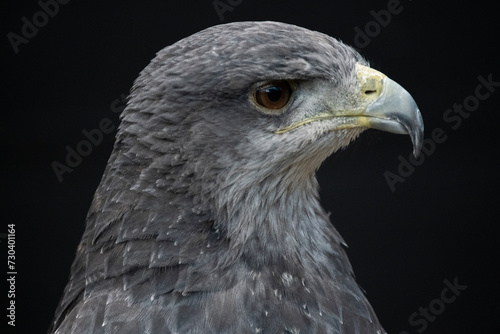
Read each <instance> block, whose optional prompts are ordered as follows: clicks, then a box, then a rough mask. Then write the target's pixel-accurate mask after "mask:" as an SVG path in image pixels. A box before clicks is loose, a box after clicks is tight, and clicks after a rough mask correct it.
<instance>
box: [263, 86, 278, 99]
mask: <svg viewBox="0 0 500 334" xmlns="http://www.w3.org/2000/svg"><path fill="white" fill-rule="evenodd" d="M266 93H267V97H268V98H269V100H271V101H273V102H276V101H279V99H280V97H281V88H279V87H276V86H273V87H269V88H268V89H266Z"/></svg>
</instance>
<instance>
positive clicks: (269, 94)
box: [254, 80, 292, 110]
mask: <svg viewBox="0 0 500 334" xmlns="http://www.w3.org/2000/svg"><path fill="white" fill-rule="evenodd" d="M291 95H292V88H291V86H290V83H289V82H288V81H286V80H276V81H271V82H269V83H267V84H265V85H263V86H260V87H257V89H256V90H255V92H254V98H255V102H257V104H259V105H260V106H261V107H264V108H266V109H273V110H276V109H281V108H283V107H284V106H286V104H287V103H288V101H289V100H290V96H291Z"/></svg>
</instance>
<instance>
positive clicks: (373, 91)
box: [365, 90, 377, 95]
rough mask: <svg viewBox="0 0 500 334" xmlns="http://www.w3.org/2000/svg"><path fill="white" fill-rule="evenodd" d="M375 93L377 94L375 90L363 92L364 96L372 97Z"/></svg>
mask: <svg viewBox="0 0 500 334" xmlns="http://www.w3.org/2000/svg"><path fill="white" fill-rule="evenodd" d="M375 93H377V91H376V90H365V94H366V95H372V94H375Z"/></svg>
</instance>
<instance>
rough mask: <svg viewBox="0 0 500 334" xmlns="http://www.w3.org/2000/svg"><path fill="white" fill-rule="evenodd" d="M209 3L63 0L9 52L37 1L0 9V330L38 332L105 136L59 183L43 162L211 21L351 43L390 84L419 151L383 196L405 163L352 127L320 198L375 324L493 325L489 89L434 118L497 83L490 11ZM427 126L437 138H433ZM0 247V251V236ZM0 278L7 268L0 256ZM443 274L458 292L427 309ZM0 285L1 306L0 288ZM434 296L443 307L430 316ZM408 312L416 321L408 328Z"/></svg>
mask: <svg viewBox="0 0 500 334" xmlns="http://www.w3.org/2000/svg"><path fill="white" fill-rule="evenodd" d="M221 1H222V2H224V3H229V2H231V3H232V4H233V5H232V6H231V9H232V10H231V11H226V12H224V13H223V14H222V15H223V21H221V17H220V16H219V15H218V14H217V12H216V10H215V8H214V5H213V1H199V2H194V1H191V2H187V1H186V2H180V1H166V0H163V1H153V0H151V1H143V2H139V1H137V2H135V1H116V0H115V1H106V2H105V3H103V2H97V1H76V0H73V1H70V2H69V3H67V4H64V5H62V4H61V5H59V9H58V13H57V14H56V15H54V17H50V18H48V21H47V22H45V24H41V27H39V28H38V32H37V34H36V35H35V36H34V37H32V38H29V39H28V42H27V43H26V44H20V45H19V46H18V47H19V50H18V53H15V52H14V49H13V47H12V45H11V43H10V42H9V39H8V34H9V33H10V32H12V33H15V34H18V35H22V26H23V24H24V23H23V21H22V17H26V18H27V19H28V20H29V21H30V22H33V15H34V14H35V15H36V13H37V12H39V11H40V10H41V7H40V5H39V4H38V3H37V2H36V1H25V2H22V1H13V0H10V1H2V2H1V6H2V9H1V13H2V21H1V24H2V30H1V34H2V42H1V48H2V49H1V55H2V59H3V60H2V62H1V64H2V66H3V72H2V84H3V88H2V90H1V91H2V93H5V95H4V96H3V97H2V120H1V121H0V136H1V138H2V140H1V147H2V164H1V168H2V178H1V181H0V182H1V183H0V184H1V196H2V198H1V203H2V206H1V207H2V215H1V217H2V220H3V222H2V223H3V225H2V226H3V227H2V230H1V231H0V232H1V233H7V226H6V225H7V224H15V225H16V270H17V273H18V274H17V277H16V299H15V302H16V327H15V328H12V327H9V330H10V331H11V332H15V333H44V332H45V331H46V329H47V327H48V325H49V322H50V320H51V318H52V315H53V313H54V310H55V308H56V305H57V303H58V301H59V298H60V297H61V294H62V291H63V288H64V286H65V284H66V281H67V278H68V275H69V268H70V265H71V263H72V260H73V257H74V253H75V249H76V246H77V244H78V242H79V239H80V237H81V234H82V233H83V229H84V221H85V215H86V212H87V210H88V207H89V205H90V202H91V200H92V197H93V193H94V191H95V189H96V187H97V185H98V183H99V181H100V178H101V175H102V172H103V170H104V167H105V165H106V161H107V158H108V157H109V154H110V152H111V150H112V145H113V141H114V134H115V132H113V133H112V134H105V135H104V139H103V142H102V143H100V144H99V145H97V146H94V147H93V150H92V153H91V154H89V155H88V156H86V157H84V158H83V161H82V162H81V163H80V164H79V165H78V166H77V167H75V168H74V170H73V171H72V172H71V173H65V174H64V175H63V180H62V182H59V180H58V178H57V177H56V175H55V173H54V171H53V169H52V167H51V164H52V163H53V162H54V161H58V162H61V163H64V159H65V157H66V154H67V152H66V146H70V147H72V148H75V147H76V146H77V145H78V143H79V142H80V141H82V140H84V139H85V137H84V135H83V134H82V130H84V129H86V130H91V129H95V128H97V127H98V125H99V122H100V121H101V120H102V119H104V118H109V119H111V120H112V122H113V124H114V126H117V125H118V114H117V113H114V112H113V110H112V107H111V103H112V102H113V101H114V100H116V99H119V98H120V96H121V95H122V94H127V93H128V91H129V89H130V87H131V85H132V82H133V80H134V79H135V78H136V77H137V75H138V73H139V71H140V70H142V68H144V67H145V66H146V65H147V64H148V62H149V61H150V60H151V59H152V58H153V57H154V55H155V53H156V52H157V51H158V50H160V49H161V48H163V47H165V46H167V45H169V44H172V43H174V42H176V41H177V40H179V39H181V38H183V37H186V36H188V35H190V34H192V33H195V32H197V31H199V30H201V29H204V28H206V27H209V26H212V25H215V24H219V23H225V22H232V21H244V20H275V21H283V22H288V23H293V24H297V25H300V26H304V27H307V28H309V29H313V30H318V31H321V32H324V33H326V34H329V35H331V36H333V37H336V38H339V39H341V40H342V41H344V42H345V43H347V44H350V45H353V46H355V47H357V49H358V50H359V51H360V52H361V53H362V54H363V55H364V56H365V57H366V58H367V59H369V60H370V61H371V63H372V67H374V68H377V69H379V70H381V71H382V72H384V73H385V74H387V75H388V76H390V77H391V78H392V79H394V80H395V81H397V82H398V83H400V84H401V85H402V86H403V87H405V88H406V89H407V90H408V91H409V92H410V93H411V94H412V95H413V97H414V98H415V100H416V101H417V103H418V105H419V107H420V110H421V112H422V115H423V118H424V121H425V127H426V131H425V137H426V138H427V139H428V147H427V152H426V153H424V154H423V158H424V159H425V160H424V161H423V163H421V164H420V165H419V166H417V167H415V169H414V171H413V172H412V173H411V175H409V176H408V177H407V178H406V181H405V182H404V183H397V184H396V185H395V191H391V189H390V187H389V185H388V183H387V182H386V179H385V177H384V172H386V171H391V172H393V173H395V174H397V173H398V165H399V160H398V157H399V156H402V157H404V158H405V159H408V155H409V154H410V151H411V144H410V139H409V138H408V137H407V136H398V135H393V134H388V133H382V132H378V131H374V130H370V131H367V132H366V133H365V134H363V136H362V137H361V138H360V139H359V140H357V141H356V142H355V143H354V144H353V145H351V146H350V147H349V148H348V149H347V150H345V151H343V152H340V153H339V154H336V155H335V156H333V157H331V158H329V159H328V160H327V161H326V162H325V163H324V165H323V166H322V167H321V169H320V170H319V172H318V178H319V181H320V184H321V196H322V202H323V205H324V206H325V207H326V208H327V209H328V210H329V211H331V212H332V221H333V222H334V224H335V226H336V227H337V228H338V230H339V231H340V232H341V234H342V235H343V237H344V238H345V240H346V241H347V243H348V244H349V249H348V254H349V256H350V259H351V261H352V264H353V266H354V269H355V273H356V275H357V278H358V281H359V283H360V284H361V286H362V287H363V288H364V289H365V290H366V291H367V294H368V299H369V300H370V302H371V303H372V305H373V307H374V309H375V310H376V312H377V314H378V316H379V318H380V321H381V322H382V324H383V325H384V326H385V328H386V330H387V331H388V332H389V333H397V334H399V333H401V334H402V333H404V331H406V332H408V333H412V334H413V333H420V332H422V330H423V329H424V323H425V325H426V328H425V331H424V332H425V333H441V334H442V333H489V332H491V331H492V330H495V331H497V330H498V329H497V328H498V327H497V326H495V325H496V324H497V322H498V321H497V320H496V319H497V318H498V314H499V312H500V309H499V306H498V301H497V300H496V299H497V290H498V283H499V282H498V278H499V277H498V274H497V268H496V267H497V266H498V264H499V258H498V252H497V250H496V249H497V244H498V242H497V239H498V232H497V227H496V225H498V214H497V211H496V209H497V208H498V206H499V203H498V185H499V177H498V165H499V163H498V158H497V147H498V146H497V143H498V139H497V138H498V134H497V132H498V124H499V123H498V121H499V117H498V113H499V112H500V110H499V108H498V106H499V96H500V87H496V88H495V91H494V92H492V93H491V94H490V96H489V97H488V98H486V99H484V100H482V101H479V104H478V105H477V106H472V107H471V108H472V109H474V110H473V111H472V112H471V113H470V117H468V118H463V119H462V123H461V124H460V126H457V123H454V122H453V123H450V122H446V121H445V120H444V119H443V115H444V114H445V112H446V110H448V109H450V108H453V106H454V104H457V105H458V104H463V103H464V101H466V102H470V103H472V102H474V95H475V94H476V87H477V86H478V85H479V84H480V81H479V80H478V77H479V76H482V77H483V78H488V76H491V77H492V79H493V81H496V82H500V71H499V68H498V66H497V64H498V49H497V48H498V42H499V38H498V27H497V24H496V23H494V21H493V18H494V12H496V11H497V7H496V4H495V3H492V2H488V3H486V5H484V6H483V5H481V4H480V3H478V2H476V3H471V2H467V3H463V4H461V3H460V2H457V1H454V2H449V3H444V2H433V3H430V2H427V3H425V2H424V1H415V0H414V1H410V0H401V3H400V6H399V7H398V9H400V12H399V13H398V14H394V15H392V16H391V20H390V22H388V24H384V25H385V26H381V25H380V24H378V23H377V24H373V22H376V21H375V19H374V16H373V12H372V11H375V12H380V10H385V9H387V7H388V1H357V2H354V1H351V2H347V1H343V2H340V1H304V0H301V1H295V0H294V1H286V2H285V1H250V0H232V1H229V0H221ZM370 22H371V23H370ZM42 23H44V22H42ZM367 25H368V28H371V29H372V30H371V31H370V34H371V35H372V37H371V38H370V41H369V43H366V41H365V43H364V44H367V45H361V43H360V42H359V41H358V43H356V40H355V37H356V32H355V30H354V28H355V27H358V28H359V29H361V30H365V28H366V27H367ZM377 26H378V28H379V29H378V31H377ZM480 92H481V93H486V92H487V91H486V90H484V89H483V90H480ZM471 101H472V102H471ZM476 101H477V99H476ZM452 125H455V127H456V129H453V128H452ZM437 128H441V129H442V130H443V131H444V133H445V135H446V138H447V139H446V141H444V142H443V143H435V145H434V147H433V146H432V145H431V144H429V142H430V138H431V136H432V131H433V130H434V129H437ZM0 240H1V241H2V249H3V251H2V253H3V254H4V255H2V257H4V258H6V257H7V250H6V248H5V247H3V246H5V245H6V244H7V243H6V239H5V234H4V235H2V239H0ZM0 263H4V264H5V263H6V261H5V260H2V261H1V262H0ZM2 271H3V272H7V271H8V270H7V269H6V267H5V266H3V265H2ZM5 276H6V274H3V275H2V277H5ZM444 280H448V281H449V282H452V283H453V281H454V280H457V282H458V283H459V284H460V285H466V286H467V288H466V289H465V290H464V291H461V293H460V295H459V296H458V297H457V298H456V299H455V300H454V301H453V302H451V303H445V304H442V303H441V304H440V302H439V299H440V298H441V293H442V291H443V289H445V287H446V285H445V283H444ZM2 281H3V284H5V282H6V278H3V279H2ZM0 293H1V294H2V297H3V300H6V298H5V296H6V295H7V288H3V287H2V291H1V292H0ZM446 296H451V294H448V295H446ZM429 305H431V306H433V307H434V310H435V311H436V312H437V313H439V314H437V315H436V316H435V318H434V317H433V318H430V319H431V320H428V321H423V320H422V319H425V318H424V317H423V316H420V315H418V312H419V308H424V307H429ZM440 305H444V309H437V310H436V307H438V308H439V306H440ZM6 306H7V304H6V303H5V302H4V303H3V304H2V310H4V311H2V313H6V311H5V308H6ZM414 312H417V316H416V317H415V318H414V320H416V321H418V323H411V322H409V317H410V316H411V315H412V314H413V313H414ZM0 319H2V320H1V321H2V325H4V324H5V323H6V322H7V318H6V317H5V316H4V315H2V316H1V318H0Z"/></svg>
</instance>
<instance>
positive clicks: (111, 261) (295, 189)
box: [49, 21, 423, 334]
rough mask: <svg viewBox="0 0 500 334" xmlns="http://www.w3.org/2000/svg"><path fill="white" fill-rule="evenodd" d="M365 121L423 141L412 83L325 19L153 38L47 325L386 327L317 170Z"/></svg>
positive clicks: (103, 329) (339, 331)
mask: <svg viewBox="0 0 500 334" xmlns="http://www.w3.org/2000/svg"><path fill="white" fill-rule="evenodd" d="M370 128H371V129H377V130H382V131H388V132H392V133H398V134H408V135H409V136H410V138H411V141H412V143H413V152H414V154H418V152H419V150H420V147H421V145H422V138H423V121H422V117H421V114H420V111H419V109H418V107H417V105H416V103H415V101H414V100H413V98H412V97H411V95H410V94H409V93H408V92H407V91H406V90H405V89H403V88H402V87H401V86H400V85H399V84H397V83H396V82H395V81H393V80H391V79H390V78H389V77H387V76H386V75H384V74H383V73H381V72H379V71H377V70H375V69H372V68H370V67H369V63H368V62H367V61H366V60H365V59H364V58H363V57H362V56H361V55H360V54H359V53H358V52H357V51H356V50H354V49H353V48H351V47H350V46H348V45H346V44H344V43H342V42H341V41H339V40H337V39H334V38H332V37H330V36H327V35H325V34H323V33H319V32H315V31H311V30H308V29H305V28H302V27H298V26H295V25H291V24H285V23H278V22H269V21H266V22H236V23H228V24H222V25H217V26H213V27H210V28H207V29H205V30H202V31H200V32H198V33H195V34H193V35H191V36H189V37H187V38H184V39H182V40H180V41H178V42H177V43H175V44H173V45H170V46H168V47H166V48H164V49H162V50H161V51H159V52H158V53H157V54H156V57H155V58H154V59H153V60H152V61H151V62H150V63H149V64H148V65H147V66H146V67H145V68H144V70H142V72H141V73H140V75H139V77H138V78H137V79H136V81H135V82H134V85H133V87H132V89H131V93H130V96H129V98H128V102H127V106H126V108H125V109H124V111H123V113H122V115H121V124H120V127H119V130H118V132H117V135H116V142H115V145H114V149H113V151H112V154H111V156H110V159H109V161H108V164H107V166H106V169H105V172H104V175H103V177H102V180H101V182H100V185H99V187H98V188H97V190H96V193H95V196H94V199H93V202H92V204H91V207H90V209H89V212H88V216H87V219H86V228H85V232H84V234H83V237H82V239H81V242H80V244H79V245H78V248H77V251H76V258H75V260H74V262H73V264H72V267H71V273H70V278H69V282H68V284H67V286H66V288H65V290H64V294H63V297H62V299H61V301H60V303H59V306H58V308H57V310H56V312H55V317H54V319H53V321H52V323H51V328H50V329H49V333H56V334H91V333H92V334H97V333H106V334H108V333H120V334H126V333H134V334H136V333H150V334H167V333H172V334H173V333H180V334H182V333H203V334H210V333H214V334H215V333H217V334H220V333H238V334H242V333H272V334H276V333H279V334H281V333H289V334H292V333H294V334H298V333H300V334H303V333H312V334H314V333H317V334H320V333H325V334H326V333H330V334H332V333H334V334H368V333H370V334H376V333H378V334H381V333H385V331H384V329H383V327H382V326H381V325H380V323H379V321H378V319H377V317H376V315H375V313H374V311H373V308H372V307H371V306H370V304H369V302H368V301H367V299H366V297H365V295H364V292H363V290H362V289H361V288H360V287H359V286H358V284H357V283H356V280H355V277H354V274H353V269H352V267H351V264H350V263H349V260H348V258H347V255H346V250H345V247H346V244H345V242H344V240H343V239H342V237H341V236H340V234H339V233H338V232H337V231H336V229H335V228H334V226H333V225H332V223H331V222H330V219H329V214H328V213H327V212H326V211H325V210H324V209H323V208H322V207H321V205H320V202H319V190H318V182H317V180H316V177H315V172H316V171H317V169H318V168H319V167H320V165H321V163H322V162H323V161H324V160H325V159H326V158H327V157H328V156H330V155H331V154H333V153H335V152H336V151H339V150H341V149H342V148H344V147H346V146H347V145H349V143H351V142H352V141H353V140H355V139H356V138H357V137H358V136H359V135H360V134H361V133H362V132H363V131H365V130H367V129H370Z"/></svg>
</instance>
